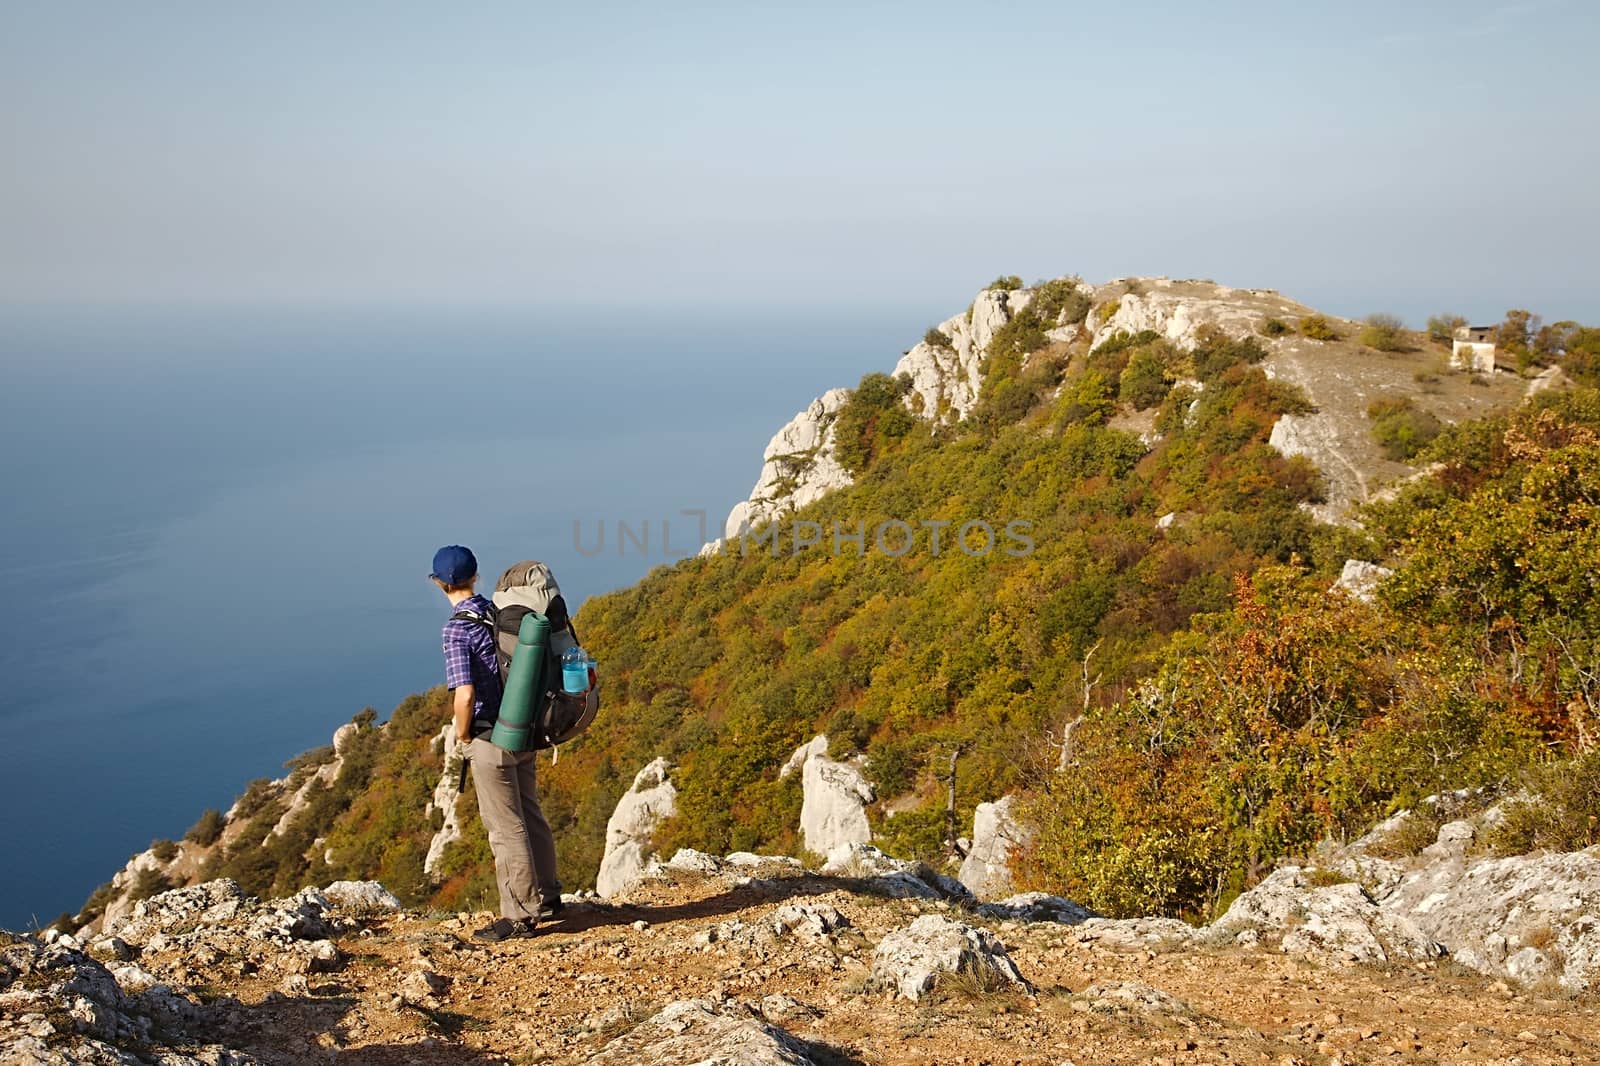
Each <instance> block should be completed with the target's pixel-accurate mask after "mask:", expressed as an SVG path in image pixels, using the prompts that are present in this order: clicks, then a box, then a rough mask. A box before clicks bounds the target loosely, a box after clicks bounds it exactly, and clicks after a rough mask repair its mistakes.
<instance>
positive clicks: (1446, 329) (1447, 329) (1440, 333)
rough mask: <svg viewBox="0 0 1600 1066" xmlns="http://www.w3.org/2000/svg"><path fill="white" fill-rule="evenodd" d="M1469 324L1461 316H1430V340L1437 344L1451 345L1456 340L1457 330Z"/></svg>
mask: <svg viewBox="0 0 1600 1066" xmlns="http://www.w3.org/2000/svg"><path fill="white" fill-rule="evenodd" d="M1466 324H1467V320H1466V319H1464V318H1462V317H1461V316H1460V315H1430V316H1429V317H1428V339H1429V340H1431V341H1433V342H1434V343H1436V344H1446V345H1448V344H1451V343H1452V342H1453V341H1454V340H1455V338H1456V330H1458V329H1460V328H1461V327H1462V326H1465V325H1466Z"/></svg>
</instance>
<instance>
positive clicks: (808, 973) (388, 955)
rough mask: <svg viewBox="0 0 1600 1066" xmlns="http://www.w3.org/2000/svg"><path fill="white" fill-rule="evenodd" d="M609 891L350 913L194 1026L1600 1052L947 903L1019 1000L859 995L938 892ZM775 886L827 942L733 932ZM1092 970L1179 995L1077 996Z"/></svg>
mask: <svg viewBox="0 0 1600 1066" xmlns="http://www.w3.org/2000/svg"><path fill="white" fill-rule="evenodd" d="M630 899H631V902H630V903H629V904H628V905H621V906H604V905H599V904H593V905H587V904H578V905H575V906H573V907H570V908H569V916H568V917H567V919H566V920H565V921H563V922H561V923H559V924H556V925H551V926H549V927H547V929H546V931H544V932H542V933H541V935H539V936H538V937H537V938H535V939H531V940H521V941H511V942H508V943H506V944H501V945H479V944H474V943H472V942H471V940H470V939H469V938H468V937H467V931H468V930H469V929H471V928H474V927H476V926H477V925H478V924H480V921H481V920H482V918H483V916H477V915H473V916H466V917H465V920H463V916H446V917H442V918H441V917H423V916H418V915H411V914H398V915H385V916H379V917H374V918H370V919H367V920H366V927H365V928H364V929H362V930H360V931H358V932H355V933H352V934H349V935H346V936H343V937H340V938H339V939H338V944H339V947H340V948H341V950H342V951H343V952H344V953H345V954H346V955H348V956H349V961H348V964H347V965H346V966H345V967H344V968H343V969H342V970H340V971H339V972H334V973H328V974H318V975H314V976H312V977H310V979H309V981H304V982H303V983H302V984H301V985H299V986H296V987H292V988H290V989H289V992H288V994H285V992H283V991H280V989H282V988H283V987H284V986H285V982H284V980H283V978H281V976H279V975H268V974H265V973H263V974H262V975H260V976H253V975H243V976H239V977H231V978H229V979H228V980H227V981H226V982H225V987H224V986H223V985H224V983H223V982H218V984H217V985H215V986H213V987H212V988H211V989H210V991H211V992H212V993H214V994H222V993H226V994H227V995H228V996H231V997H234V998H235V999H236V1000H237V1002H238V1004H239V1005H238V1007H237V1008H235V1009H234V1010H232V1011H229V1012H227V1013H226V1014H224V1015H222V1016H220V1017H219V1018H218V1019H217V1020H216V1022H215V1023H214V1025H213V1029H212V1031H211V1032H210V1033H209V1034H207V1033H203V1032H201V1033H197V1035H207V1036H208V1037H209V1038H210V1039H214V1040H217V1041H218V1042H225V1043H227V1044H228V1045H229V1046H232V1047H236V1048H243V1049H245V1050H248V1051H250V1052H252V1053H254V1054H255V1055H257V1056H259V1057H261V1058H262V1059H265V1060H267V1061H276V1062H285V1063H289V1062H308V1061H310V1062H315V1061H324V1062H338V1063H351V1064H354V1063H474V1062H514V1063H544V1062H548V1063H562V1064H567V1063H570V1064H577V1063H581V1062H585V1061H587V1060H588V1059H590V1058H591V1057H592V1056H594V1055H595V1054H597V1053H598V1052H600V1050H601V1049H602V1048H605V1047H606V1046H607V1045H608V1044H609V1043H612V1042H613V1041H615V1040H617V1039H618V1038H619V1037H623V1036H624V1035H625V1034H626V1033H627V1032H628V1031H629V1030H630V1029H632V1028H633V1027H634V1026H636V1025H637V1024H638V1023H639V1022H641V1021H642V1020H644V1019H645V1018H647V1017H648V1016H650V1015H651V1014H653V1013H654V1012H655V1011H656V1010H658V1009H659V1008H661V1007H662V1006H664V1005H666V1004H668V1003H670V1002H674V1001H678V1000H684V999H691V998H710V999H713V1000H716V999H723V998H726V999H728V1000H730V1001H732V1002H734V1003H736V1004H746V1005H748V1006H750V1007H751V1008H754V1009H755V1010H757V1011H760V1012H761V1013H762V1015H763V1016H764V1017H765V1018H766V1019H767V1020H768V1021H771V1022H772V1023H774V1024H776V1025H778V1026H781V1027H782V1028H783V1029H785V1030H787V1031H788V1032H789V1033H791V1034H793V1035H794V1036H795V1037H797V1038H799V1039H800V1040H801V1041H805V1042H807V1043H808V1045H809V1047H808V1054H809V1056H810V1058H811V1060H812V1061H814V1062H818V1063H826V1064H835V1066H843V1064H850V1063H861V1064H874V1066H876V1064H897V1066H898V1064H906V1066H911V1064H918V1066H921V1064H927V1063H966V1064H995V1066H1013V1064H1027V1066H1045V1064H1050V1066H1056V1064H1061V1063H1076V1064H1078V1066H1088V1064H1091V1063H1155V1064H1160V1063H1163V1062H1164V1063H1171V1064H1176V1063H1271V1064H1274V1066H1288V1064H1291V1063H1302V1064H1307V1066H1310V1064H1333V1063H1342V1064H1353V1063H1374V1062H1405V1063H1438V1064H1447V1063H1505V1064H1527V1066H1534V1064H1541V1063H1591V1062H1600V1020H1597V1018H1596V1015H1595V1001H1594V999H1593V997H1592V996H1589V997H1580V998H1572V997H1568V996H1559V995H1557V996H1550V997H1541V996H1539V995H1537V994H1533V993H1529V992H1524V991H1521V990H1516V989H1512V988H1508V987H1507V986H1505V985H1504V984H1501V983H1499V982H1495V981H1492V980H1488V979H1485V978H1482V977H1479V976H1478V975H1476V974H1472V973H1468V972H1465V971H1463V970H1460V969H1459V968H1456V967H1454V966H1452V964H1450V963H1448V962H1444V963H1437V964H1427V965H1426V966H1425V967H1424V968H1395V969H1391V970H1379V969H1373V968H1356V969H1348V970H1339V969H1326V968H1321V967H1317V966H1312V965H1309V964H1306V963H1302V962H1297V961H1295V960H1293V959H1290V958H1287V957H1285V956H1283V955H1280V954H1275V953H1268V952H1265V951H1246V950H1239V949H1225V950H1216V949H1207V948H1197V947H1187V948H1183V949H1179V950H1175V951H1171V952H1164V953H1163V952H1152V951H1139V952H1136V953H1132V954H1128V953H1123V954H1119V953H1117V952H1114V951H1110V950H1107V949H1106V948H1105V947H1103V946H1097V945H1095V944H1093V943H1088V942H1083V941H1081V940H1080V938H1079V936H1078V935H1077V934H1076V933H1075V932H1074V927H1072V926H1066V925H1057V924H1052V923H1016V922H993V921H987V920H984V919H981V918H973V917H971V916H962V920H963V921H967V922H969V923H971V924H975V925H980V926H985V927H987V928H989V929H991V930H992V931H994V932H995V933H996V934H997V935H998V936H999V937H1000V938H1001V939H1002V940H1003V941H1004V942H1005V944H1006V946H1007V947H1008V948H1009V951H1010V955H1011V958H1012V959H1013V960H1014V961H1015V962H1016V964H1017V966H1018V968H1019V969H1020V970H1021V972H1022V974H1023V976H1024V977H1026V978H1027V979H1028V980H1029V981H1030V982H1031V983H1032V985H1033V986H1034V988H1035V990H1036V994H1035V995H1033V996H1029V995H1027V994H1025V993H1022V992H1018V991H988V990H985V989H984V988H983V987H982V982H954V983H951V984H949V985H946V986H943V987H941V988H940V989H939V990H937V991H935V992H934V993H932V994H930V995H928V996H925V997H924V998H923V999H922V1000H921V1001H920V1002H912V1001H910V1000H907V999H903V998H897V997H896V996H894V994H893V993H892V992H887V991H879V990H875V989H872V988H870V987H869V982H868V981H867V977H868V973H869V968H870V966H871V962H872V950H873V945H875V944H877V943H878V942H879V941H880V940H881V938H882V937H883V936H884V935H886V934H888V933H889V932H891V931H893V930H895V929H899V928H903V927H904V926H905V925H907V924H908V923H909V922H910V921H911V920H912V919H913V918H914V917H915V916H916V915H918V914H921V913H940V912H944V913H954V912H953V911H952V910H951V909H950V905H949V904H946V903H940V902H934V901H928V900H896V899H886V898H883V897H881V896H878V895H874V894H872V893H869V892H863V891H860V890H859V888H858V886H856V885H854V884H852V883H851V882H848V881H838V880H828V879H822V878H817V877H815V876H809V875H807V876H791V877H781V878H777V879H774V880H770V881H759V880H758V881H756V882H753V883H750V884H746V885H742V886H741V885H737V884H733V883H731V882H730V881H728V880H726V879H714V878H704V879H702V878H698V877H692V876H690V877H682V878H677V879H673V880H657V881H651V882H647V883H645V884H644V885H641V886H639V887H638V888H637V889H636V890H635V891H634V892H633V893H632V895H631V897H630ZM795 902H804V903H807V904H826V905H831V906H832V907H834V908H836V909H837V910H838V911H839V912H840V913H841V914H843V915H844V916H846V917H847V918H848V919H849V921H850V923H851V924H852V926H853V927H854V928H853V930H846V935H844V936H842V937H840V938H837V939H835V940H834V941H832V942H830V943H828V944H826V945H822V944H818V943H807V942H803V941H801V940H799V939H797V938H787V939H785V938H772V937H770V936H769V937H762V936H759V935H751V934H752V930H756V929H759V928H760V926H761V922H762V921H763V920H764V919H766V918H767V917H769V916H770V915H771V914H772V912H773V911H775V910H776V909H777V908H778V907H780V906H782V905H784V904H786V903H795ZM708 940H709V941H710V942H709V943H708V942H707V941H708ZM158 972H159V971H158ZM424 973H427V974H432V975H434V976H433V977H432V979H431V982H430V980H429V979H428V978H426V977H423V976H420V975H421V974H424ZM289 980H290V981H293V980H294V978H290V979H289ZM1114 982H1139V983H1141V984H1143V985H1149V986H1153V987H1154V988H1155V989H1159V990H1160V992H1164V993H1166V994H1167V996H1169V997H1175V999H1176V1000H1177V1001H1181V1002H1177V1003H1173V1002H1172V1001H1171V1000H1156V999H1154V997H1151V996H1146V997H1145V1000H1147V1001H1148V1002H1141V1001H1140V1000H1139V999H1138V997H1134V999H1133V1000H1131V1001H1129V1003H1128V1004H1127V1005H1122V1006H1119V1005H1118V1001H1117V1000H1116V998H1115V997H1114V996H1111V997H1108V996H1099V997H1096V996H1094V995H1085V993H1086V991H1087V990H1089V989H1091V988H1092V987H1097V988H1100V989H1105V988H1107V987H1115V986H1114V984H1113V983H1114ZM191 987H196V986H194V985H191ZM613 1054H615V1052H613ZM608 1061H632V1060H630V1059H627V1058H613V1059H608ZM730 1061H733V1060H730ZM763 1061H765V1060H763ZM656 1066H666V1060H657V1061H656Z"/></svg>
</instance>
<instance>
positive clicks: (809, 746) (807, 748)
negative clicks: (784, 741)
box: [778, 733, 828, 778]
mask: <svg viewBox="0 0 1600 1066" xmlns="http://www.w3.org/2000/svg"><path fill="white" fill-rule="evenodd" d="M826 754H828V736H827V734H826V733H818V734H817V735H816V736H814V737H812V738H811V739H810V740H808V741H806V742H805V743H804V744H802V745H800V746H799V747H798V748H796V749H794V753H793V754H792V755H790V756H789V758H788V759H787V760H786V761H785V762H784V764H783V765H782V766H781V767H779V768H778V776H779V777H780V778H783V777H788V776H789V775H790V774H792V773H794V772H795V771H796V770H799V769H800V768H802V767H803V766H805V764H806V760H807V759H810V758H812V757H813V756H817V755H826Z"/></svg>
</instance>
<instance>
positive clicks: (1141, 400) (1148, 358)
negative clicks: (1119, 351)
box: [1117, 346, 1172, 411]
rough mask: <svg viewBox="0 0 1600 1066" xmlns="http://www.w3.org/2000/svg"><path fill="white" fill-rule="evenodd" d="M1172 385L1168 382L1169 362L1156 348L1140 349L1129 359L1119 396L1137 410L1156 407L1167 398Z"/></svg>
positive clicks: (1124, 369) (1121, 381)
mask: <svg viewBox="0 0 1600 1066" xmlns="http://www.w3.org/2000/svg"><path fill="white" fill-rule="evenodd" d="M1171 388H1172V383H1171V382H1169V381H1168V380H1167V362H1166V360H1165V359H1164V358H1163V357H1162V353H1161V352H1160V351H1159V350H1158V349H1157V348H1155V347H1154V346H1152V347H1149V348H1140V349H1138V350H1136V351H1135V352H1134V353H1133V354H1132V355H1131V356H1129V357H1128V365H1127V366H1126V367H1124V368H1123V371H1122V377H1121V379H1120V381H1119V384H1118V389H1117V395H1118V396H1119V397H1120V398H1121V399H1122V400H1123V401H1124V402H1126V403H1130V404H1132V405H1133V407H1134V409H1135V410H1138V411H1143V410H1145V409H1147V408H1150V407H1154V406H1156V405H1157V404H1159V403H1160V402H1161V401H1162V400H1164V399H1166V398H1167V392H1168V391H1169V390H1170V389H1171Z"/></svg>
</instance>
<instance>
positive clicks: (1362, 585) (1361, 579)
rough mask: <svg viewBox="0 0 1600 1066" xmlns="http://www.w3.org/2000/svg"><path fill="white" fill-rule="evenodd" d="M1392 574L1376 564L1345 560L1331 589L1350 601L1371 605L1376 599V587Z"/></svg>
mask: <svg viewBox="0 0 1600 1066" xmlns="http://www.w3.org/2000/svg"><path fill="white" fill-rule="evenodd" d="M1393 573H1394V571H1393V570H1390V569H1389V568H1388V567H1386V566H1379V565H1377V564H1376V563H1368V562H1363V561H1362V560H1360V559H1346V560H1345V561H1344V569H1343V570H1341V571H1339V580H1337V581H1335V582H1334V583H1333V587H1334V588H1336V589H1338V590H1339V591H1340V592H1343V593H1344V594H1345V595H1347V596H1349V597H1350V598H1351V599H1356V600H1360V601H1361V602H1362V603H1371V602H1373V601H1374V600H1375V599H1377V597H1378V585H1379V584H1381V583H1382V582H1383V579H1384V578H1386V577H1388V576H1389V575H1390V574H1393Z"/></svg>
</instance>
